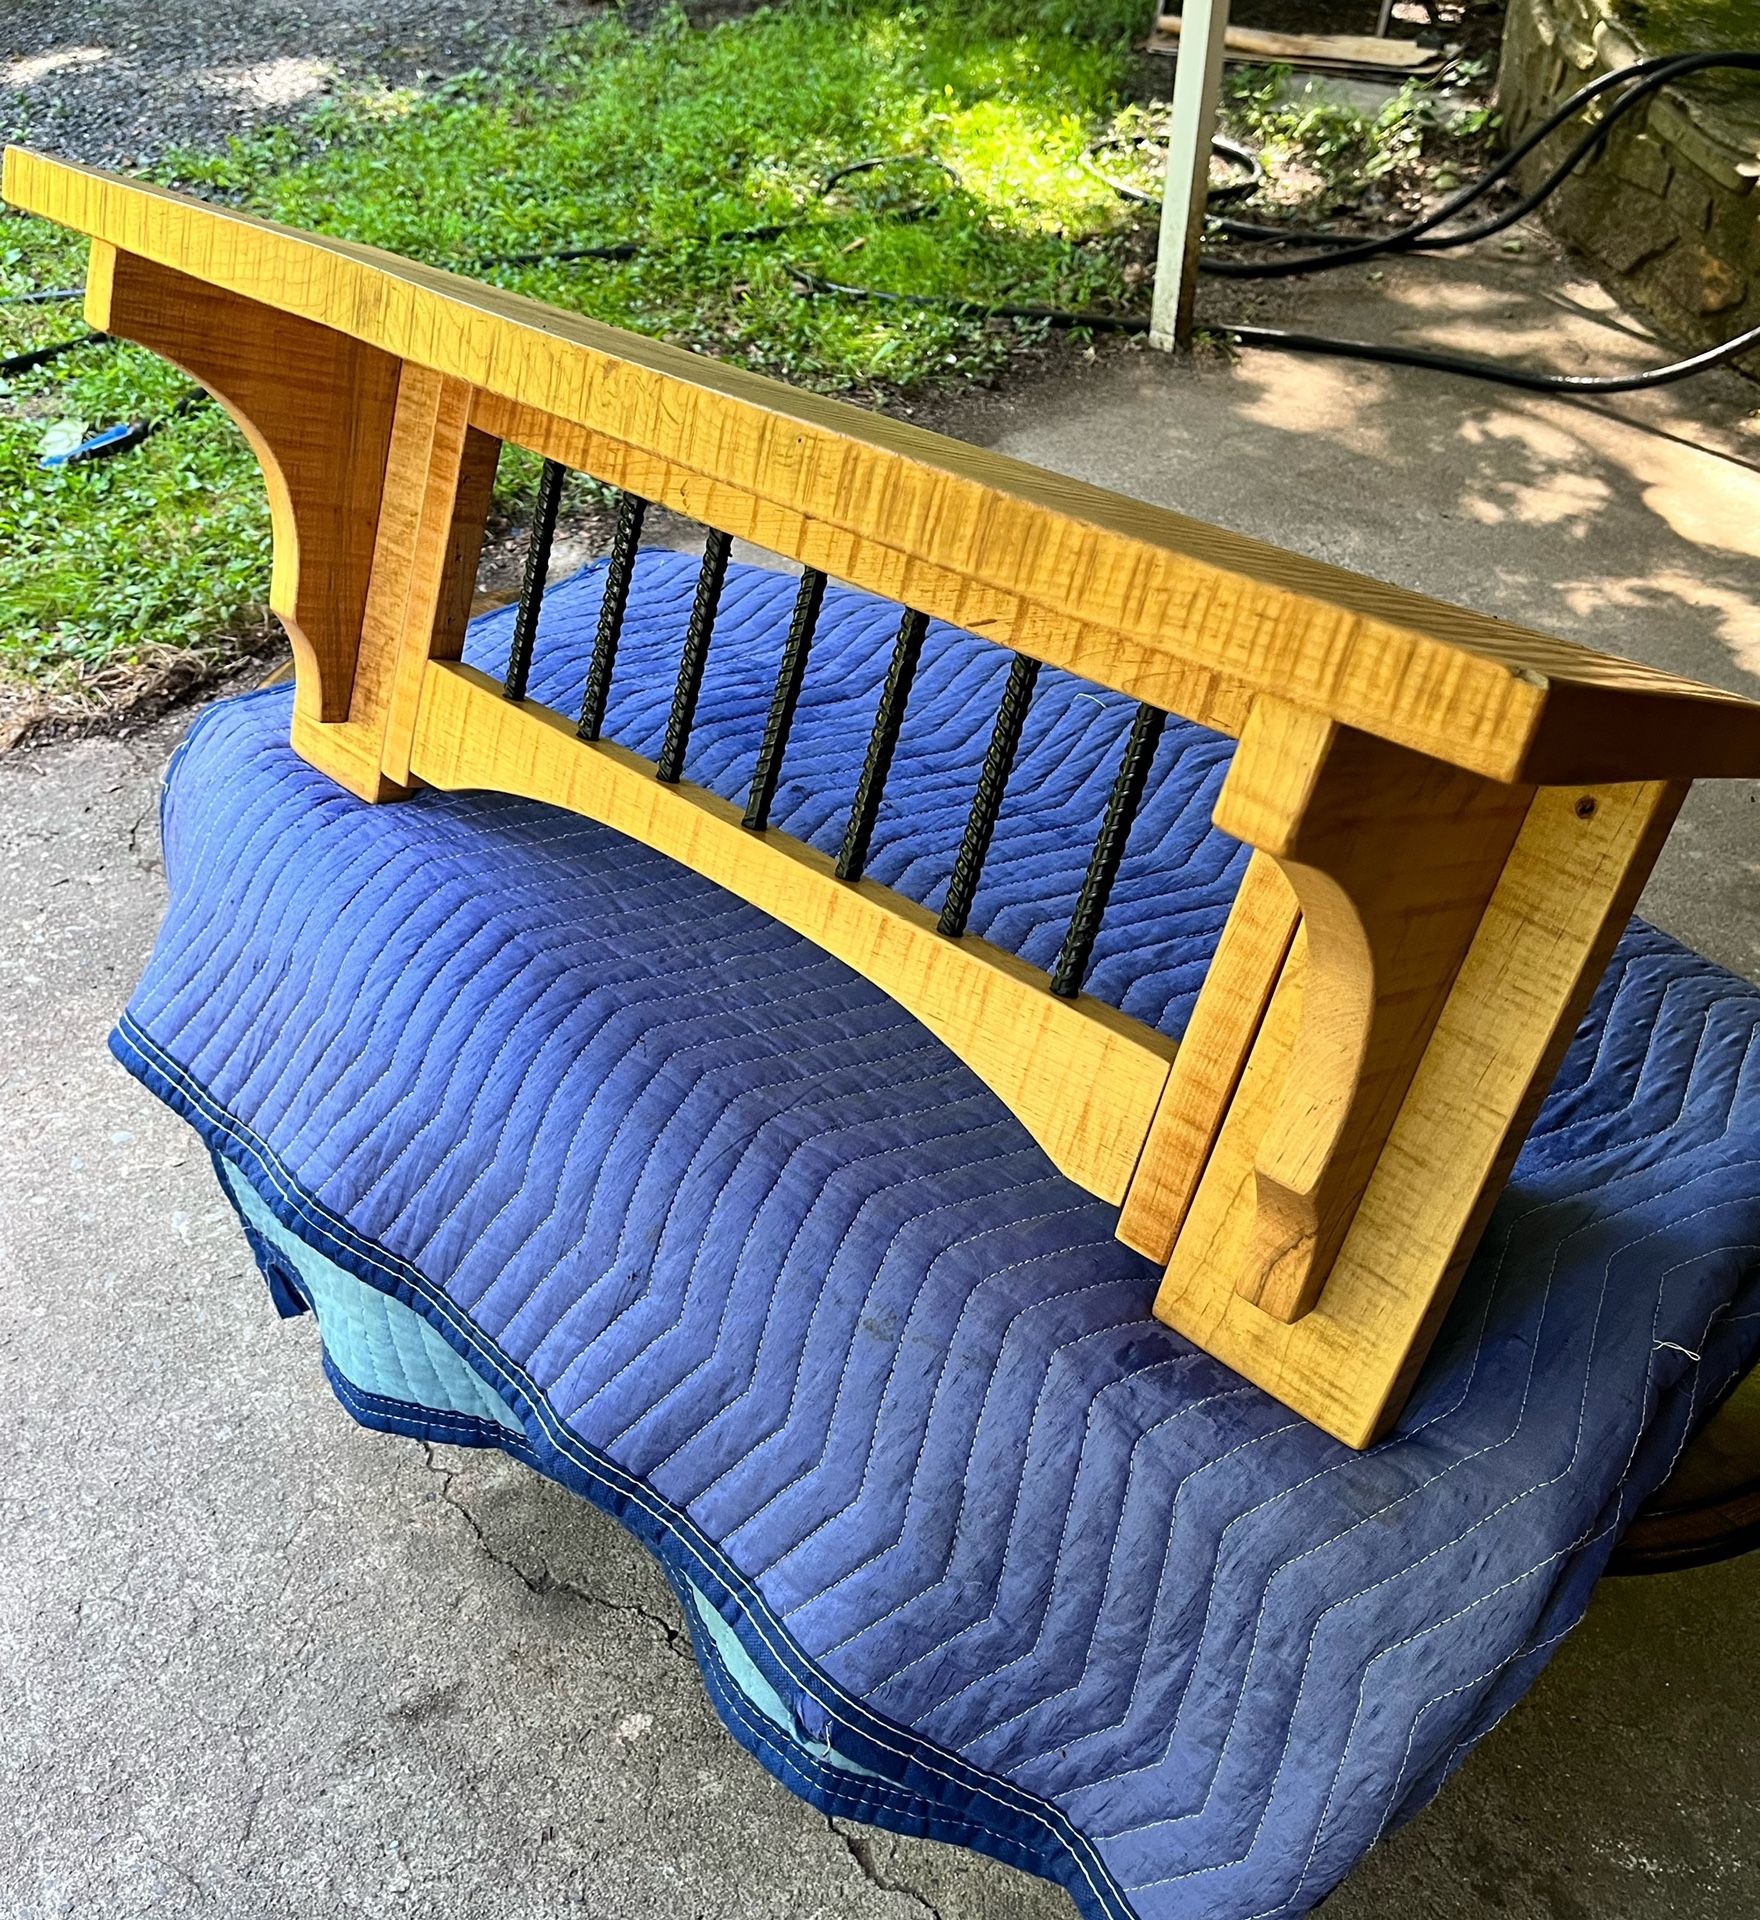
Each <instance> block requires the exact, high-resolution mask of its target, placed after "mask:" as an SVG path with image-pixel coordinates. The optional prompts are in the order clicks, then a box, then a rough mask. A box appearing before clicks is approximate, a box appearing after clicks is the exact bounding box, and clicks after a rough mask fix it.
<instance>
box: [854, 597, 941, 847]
mask: <svg viewBox="0 0 1760 1920" xmlns="http://www.w3.org/2000/svg"><path fill="white" fill-rule="evenodd" d="M928 625H929V616H928V615H927V614H926V613H916V612H914V611H913V610H912V609H911V608H909V607H907V608H906V609H905V614H904V618H903V619H902V620H901V621H900V622H899V623H898V638H897V639H896V640H895V641H893V643H892V661H891V664H890V665H889V666H888V667H887V669H886V683H885V685H884V686H882V687H881V689H880V704H879V706H877V707H876V708H875V709H874V731H873V733H872V734H870V735H869V737H868V757H867V758H866V759H865V760H864V761H863V762H862V775H861V778H860V779H859V780H858V781H857V782H856V797H855V802H854V804H853V805H852V806H851V808H850V814H849V825H848V826H847V827H846V828H845V829H844V834H843V845H842V846H841V847H840V848H839V849H838V854H837V877H838V879H839V880H859V879H861V877H862V869H863V868H864V867H865V866H866V865H867V864H868V843H869V841H871V840H872V839H873V837H874V822H875V821H876V820H877V819H878V818H879V815H880V797H881V795H882V794H883V793H884V792H885V791H886V776H887V774H888V773H890V772H891V771H892V756H893V753H894V751H895V750H896V749H897V746H898V730H899V728H900V727H901V726H902V725H903V724H904V709H905V702H906V701H908V700H909V699H910V697H911V682H912V681H913V680H914V679H915V678H916V673H917V662H918V660H920V659H921V658H922V654H923V634H924V632H925V631H926V630H927V628H928Z"/></svg>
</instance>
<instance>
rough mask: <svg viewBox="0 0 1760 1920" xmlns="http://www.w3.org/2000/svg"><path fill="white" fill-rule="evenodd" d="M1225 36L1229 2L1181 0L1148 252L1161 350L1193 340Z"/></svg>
mask: <svg viewBox="0 0 1760 1920" xmlns="http://www.w3.org/2000/svg"><path fill="white" fill-rule="evenodd" d="M1227 36H1228V0H1184V4H1183V5H1182V6H1181V8H1180V27H1179V59H1178V61H1177V63H1176V64H1175V66H1174V70H1173V126H1172V129H1171V131H1170V132H1169V134H1168V138H1167V185H1166V189H1165V192H1164V194H1163V196H1162V201H1161V238H1160V242H1159V244H1158V246H1157V248H1156V253H1155V300H1154V305H1153V306H1152V307H1151V309H1150V313H1149V344H1150V345H1151V346H1153V347H1160V348H1161V349H1162V350H1163V351H1164V352H1166V351H1167V350H1169V349H1171V348H1173V347H1189V346H1190V345H1191V344H1192V295H1193V293H1194V292H1195V291H1196V287H1197V280H1198V243H1199V241H1200V240H1201V239H1202V238H1203V233H1204V201H1205V197H1206V196H1207V195H1208V193H1209V191H1210V137H1211V135H1212V134H1213V133H1214V132H1215V131H1216V97H1217V95H1218V93H1219V92H1220V91H1221V88H1222V48H1223V41H1224V40H1225V39H1226V38H1227Z"/></svg>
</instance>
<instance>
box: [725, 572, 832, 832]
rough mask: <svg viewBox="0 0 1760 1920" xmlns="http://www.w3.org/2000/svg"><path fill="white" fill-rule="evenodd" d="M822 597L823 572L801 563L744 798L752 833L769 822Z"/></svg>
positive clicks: (823, 590) (746, 823)
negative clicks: (749, 787)
mask: <svg viewBox="0 0 1760 1920" xmlns="http://www.w3.org/2000/svg"><path fill="white" fill-rule="evenodd" d="M824 598H825V576H824V574H822V573H821V572H820V571H819V569H818V568H817V567H803V568H802V569H801V586H800V591H799V593H797V594H796V595H795V597H794V613H793V614H792V616H791V617H790V619H789V623H788V638H787V639H786V640H785V641H784V642H783V644H782V667H781V670H780V671H779V672H778V673H777V676H776V691H775V692H774V693H773V694H772V695H771V696H770V717H769V719H768V720H766V721H765V723H764V739H763V743H762V744H761V745H760V746H759V748H758V767H757V771H756V772H755V773H754V774H753V775H752V791H751V795H750V797H749V798H748V799H747V801H746V814H745V822H744V824H745V825H746V826H748V827H750V828H751V830H752V831H753V832H754V833H762V832H763V831H764V829H765V828H766V827H767V826H769V824H770V803H771V801H772V800H774V799H775V798H776V783H777V781H778V780H779V779H780V778H781V777H782V756H783V754H784V752H785V751H786V750H787V747H788V730H789V728H790V727H792V726H793V725H794V710H795V705H796V703H797V702H798V701H799V699H800V697H801V682H802V681H803V680H804V679H805V678H806V673H807V655H808V654H809V653H810V652H811V651H812V646H813V628H814V627H815V626H816V625H817V624H818V619H819V607H820V603H821V602H822V601H823V600H824Z"/></svg>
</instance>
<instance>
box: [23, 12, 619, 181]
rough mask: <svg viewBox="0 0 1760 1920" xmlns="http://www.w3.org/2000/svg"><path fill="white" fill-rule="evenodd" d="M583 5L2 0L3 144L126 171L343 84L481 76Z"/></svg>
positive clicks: (287, 111)
mask: <svg viewBox="0 0 1760 1920" xmlns="http://www.w3.org/2000/svg"><path fill="white" fill-rule="evenodd" d="M595 11H598V9H597V8H596V7H592V6H588V5H584V4H581V0H305V4H303V5H297V6H289V5H283V4H278V0H229V4H226V5H224V6H216V5H215V4H214V0H0V134H3V135H4V137H5V138H6V139H8V140H13V141H21V142H25V143H27V144H29V145H31V146H35V147H39V148H42V149H44V150H45V151H48V152H51V153H56V154H60V155H62V156H63V157H65V158H67V159H71V160H81V161H85V162H87V163H88V164H91V165H96V166H110V167H127V166H131V165H136V164H139V163H143V162H147V161H151V160H153V159H155V158H156V157H157V156H159V155H160V154H162V153H163V152H164V151H165V150H166V149H167V148H169V147H175V146H179V145H183V144H186V143H196V144H202V145H212V144H215V143H217V142H219V141H222V140H224V139H225V138H226V136H227V135H229V134H236V133H242V132H244V131H246V130H247V129H248V128H251V127H253V126H257V125H260V124H263V123H264V122H268V121H275V120H285V119H287V118H288V117H289V116H290V115H293V114H297V113H298V112H299V111H300V110H301V109H303V108H305V107H307V106H309V105H311V104H312V103H313V102H314V101H316V100H318V99H319V98H321V97H322V96H323V94H324V93H325V92H327V91H329V90H330V89H332V88H334V87H335V86H336V85H337V84H338V82H339V81H342V80H345V79H346V80H362V79H370V78H374V77H377V78H381V79H384V80H386V81H389V82H391V83H393V84H396V83H400V82H407V81H410V80H414V79H417V78H419V77H422V76H436V77H440V76H444V75H446V74H450V73H456V72H460V71H462V70H463V69H465V68H469V67H474V66H480V65H486V64H488V63H490V62H492V61H493V60H494V59H495V58H496V56H497V54H499V53H502V52H504V51H505V50H506V48H507V47H508V46H509V45H510V44H513V43H518V42H526V41H536V40H539V39H542V38H544V37H545V36H547V35H549V34H551V33H554V32H556V31H557V30H558V29H560V28H562V27H566V26H568V25H570V24H572V23H573V22H575V21H577V20H580V19H582V18H584V17H586V16H587V15H588V14H589V13H592V12H595Z"/></svg>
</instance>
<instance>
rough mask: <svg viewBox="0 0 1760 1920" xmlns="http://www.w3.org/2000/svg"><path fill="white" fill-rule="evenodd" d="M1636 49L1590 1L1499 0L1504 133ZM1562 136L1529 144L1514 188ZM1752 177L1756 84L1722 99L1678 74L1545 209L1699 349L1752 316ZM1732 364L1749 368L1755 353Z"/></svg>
mask: <svg viewBox="0 0 1760 1920" xmlns="http://www.w3.org/2000/svg"><path fill="white" fill-rule="evenodd" d="M1645 52H1646V49H1643V48H1641V47H1638V46H1636V45H1634V43H1633V41H1632V39H1631V37H1630V35H1629V33H1628V32H1627V31H1626V30H1625V29H1624V28H1623V27H1621V26H1620V25H1619V24H1617V23H1616V22H1615V21H1614V20H1613V19H1612V18H1611V17H1610V16H1609V14H1608V12H1607V10H1606V8H1605V7H1604V6H1603V5H1601V4H1600V0H1511V3H1510V10H1509V15H1508V19H1507V21H1506V23H1505V27H1504V41H1503V59H1502V64H1501V66H1500V68H1499V73H1498V93H1499V100H1500V104H1501V106H1502V109H1503V114H1504V124H1505V138H1506V139H1508V140H1510V141H1512V142H1513V141H1515V140H1517V139H1519V138H1520V137H1521V136H1522V135H1523V134H1524V133H1525V132H1527V130H1528V129H1529V128H1530V127H1532V126H1533V125H1534V124H1535V123H1536V122H1537V121H1538V120H1540V119H1542V118H1543V117H1544V116H1545V115H1546V114H1547V113H1548V112H1549V111H1550V110H1551V109H1552V108H1553V107H1554V106H1555V105H1557V104H1558V102H1559V101H1561V100H1563V99H1564V98H1565V96H1566V95H1568V94H1570V93H1574V92H1575V91H1576V89H1577V88H1578V87H1580V86H1582V85H1584V84H1585V83H1586V82H1587V81H1590V80H1592V79H1594V78H1595V76H1596V75H1597V74H1600V73H1606V72H1608V71H1610V70H1611V69H1613V68H1615V67H1625V66H1629V65H1631V63H1632V62H1633V61H1634V60H1638V59H1642V58H1643V57H1644V54H1645ZM1744 78H1746V79H1752V78H1753V76H1744ZM1585 124H1586V123H1585V122H1583V121H1580V120H1579V121H1575V122H1573V123H1572V126H1573V127H1581V126H1583V125H1585ZM1567 139H1568V133H1564V134H1561V135H1560V136H1559V137H1558V138H1557V139H1556V140H1551V141H1548V142H1546V143H1545V144H1544V145H1543V146H1542V147H1541V149H1540V152H1539V155H1538V156H1537V160H1535V161H1530V162H1528V163H1527V167H1526V169H1525V170H1524V174H1523V179H1522V184H1523V185H1524V186H1529V185H1535V184H1538V181H1539V179H1540V178H1541V176H1542V175H1543V174H1544V172H1545V168H1546V164H1547V162H1548V160H1551V161H1556V160H1557V158H1558V156H1559V154H1560V153H1561V152H1562V150H1563V148H1564V145H1565V143H1566V140H1567ZM1757 177H1760V82H1756V83H1755V84H1754V85H1753V86H1752V87H1750V88H1745V89H1744V90H1743V93H1742V95H1741V96H1740V97H1734V98H1732V97H1730V96H1729V95H1728V94H1726V93H1724V92H1723V91H1722V90H1709V89H1706V88H1704V87H1702V86H1698V87H1696V86H1695V85H1694V84H1693V82H1692V81H1691V80H1689V81H1688V82H1687V83H1686V84H1685V85H1684V86H1681V87H1676V88H1665V89H1664V90H1663V91H1662V92H1661V93H1658V94H1653V95H1652V96H1651V98H1650V101H1649V103H1648V105H1647V106H1646V107H1643V108H1638V109H1636V110H1634V111H1633V112H1632V113H1629V114H1627V115H1626V116H1625V117H1624V118H1623V119H1622V120H1620V121H1619V123H1618V124H1617V126H1616V127H1615V130H1614V132H1613V134H1612V135H1611V137H1610V138H1609V140H1608V142H1607V144H1606V145H1605V146H1604V147H1603V148H1602V150H1601V152H1600V154H1599V155H1598V156H1597V157H1596V158H1594V159H1592V160H1591V161H1590V162H1589V163H1588V164H1587V165H1585V166H1584V167H1582V168H1580V169H1579V170H1578V171H1577V172H1576V173H1574V174H1573V175H1572V176H1571V177H1570V178H1569V179H1568V180H1566V181H1565V182H1564V184H1563V185H1562V186H1561V187H1560V188H1559V189H1558V191H1557V192H1556V193H1555V194H1554V195H1553V196H1552V198H1551V199H1550V200H1549V201H1548V202H1547V203H1546V213H1547V217H1548V219H1549V220H1550V222H1551V224H1552V225H1553V227H1554V228H1555V229H1556V230H1557V231H1558V232H1559V233H1560V234H1562V235H1563V237H1564V238H1565V239H1566V240H1568V241H1569V242H1570V243H1571V244H1572V245H1573V246H1574V247H1577V248H1578V249H1580V250H1581V251H1582V252H1583V253H1584V254H1586V255H1587V256H1588V258H1589V259H1590V260H1591V261H1592V262H1593V263H1594V264H1595V266H1596V267H1597V268H1599V269H1600V271H1601V272H1602V273H1603V275H1605V277H1606V278H1607V279H1608V280H1609V281H1611V282H1612V283H1613V284H1614V285H1615V286H1616V287H1617V288H1618V289H1619V290H1620V291H1621V292H1622V293H1624V294H1625V295H1626V296H1627V297H1628V298H1629V299H1630V300H1631V301H1632V303H1633V304H1634V305H1635V306H1637V307H1638V308H1639V309H1640V310H1642V311H1643V312H1645V313H1647V314H1649V315H1650V317H1651V318H1652V319H1654V320H1655V321H1656V322H1657V324H1658V325H1659V326H1660V327H1661V328H1662V329H1663V330H1664V331H1665V332H1666V333H1668V334H1669V335H1670V336H1671V337H1674V338H1677V339H1680V340H1682V341H1685V342H1688V343H1690V344H1693V345H1705V346H1709V345H1713V344H1715V343H1716V342H1718V341H1722V340H1727V339H1729V338H1730V337H1731V336H1732V335H1733V334H1736V333H1740V332H1742V331H1743V330H1744V329H1746V328H1748V327H1752V326H1757V325H1760V192H1757V191H1756V190H1755V180H1756V178H1757ZM1742 364H1743V370H1744V371H1746V372H1748V373H1750V374H1753V375H1755V376H1756V377H1760V353H1756V354H1752V355H1747V356H1745V357H1744V360H1743V363H1742Z"/></svg>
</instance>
